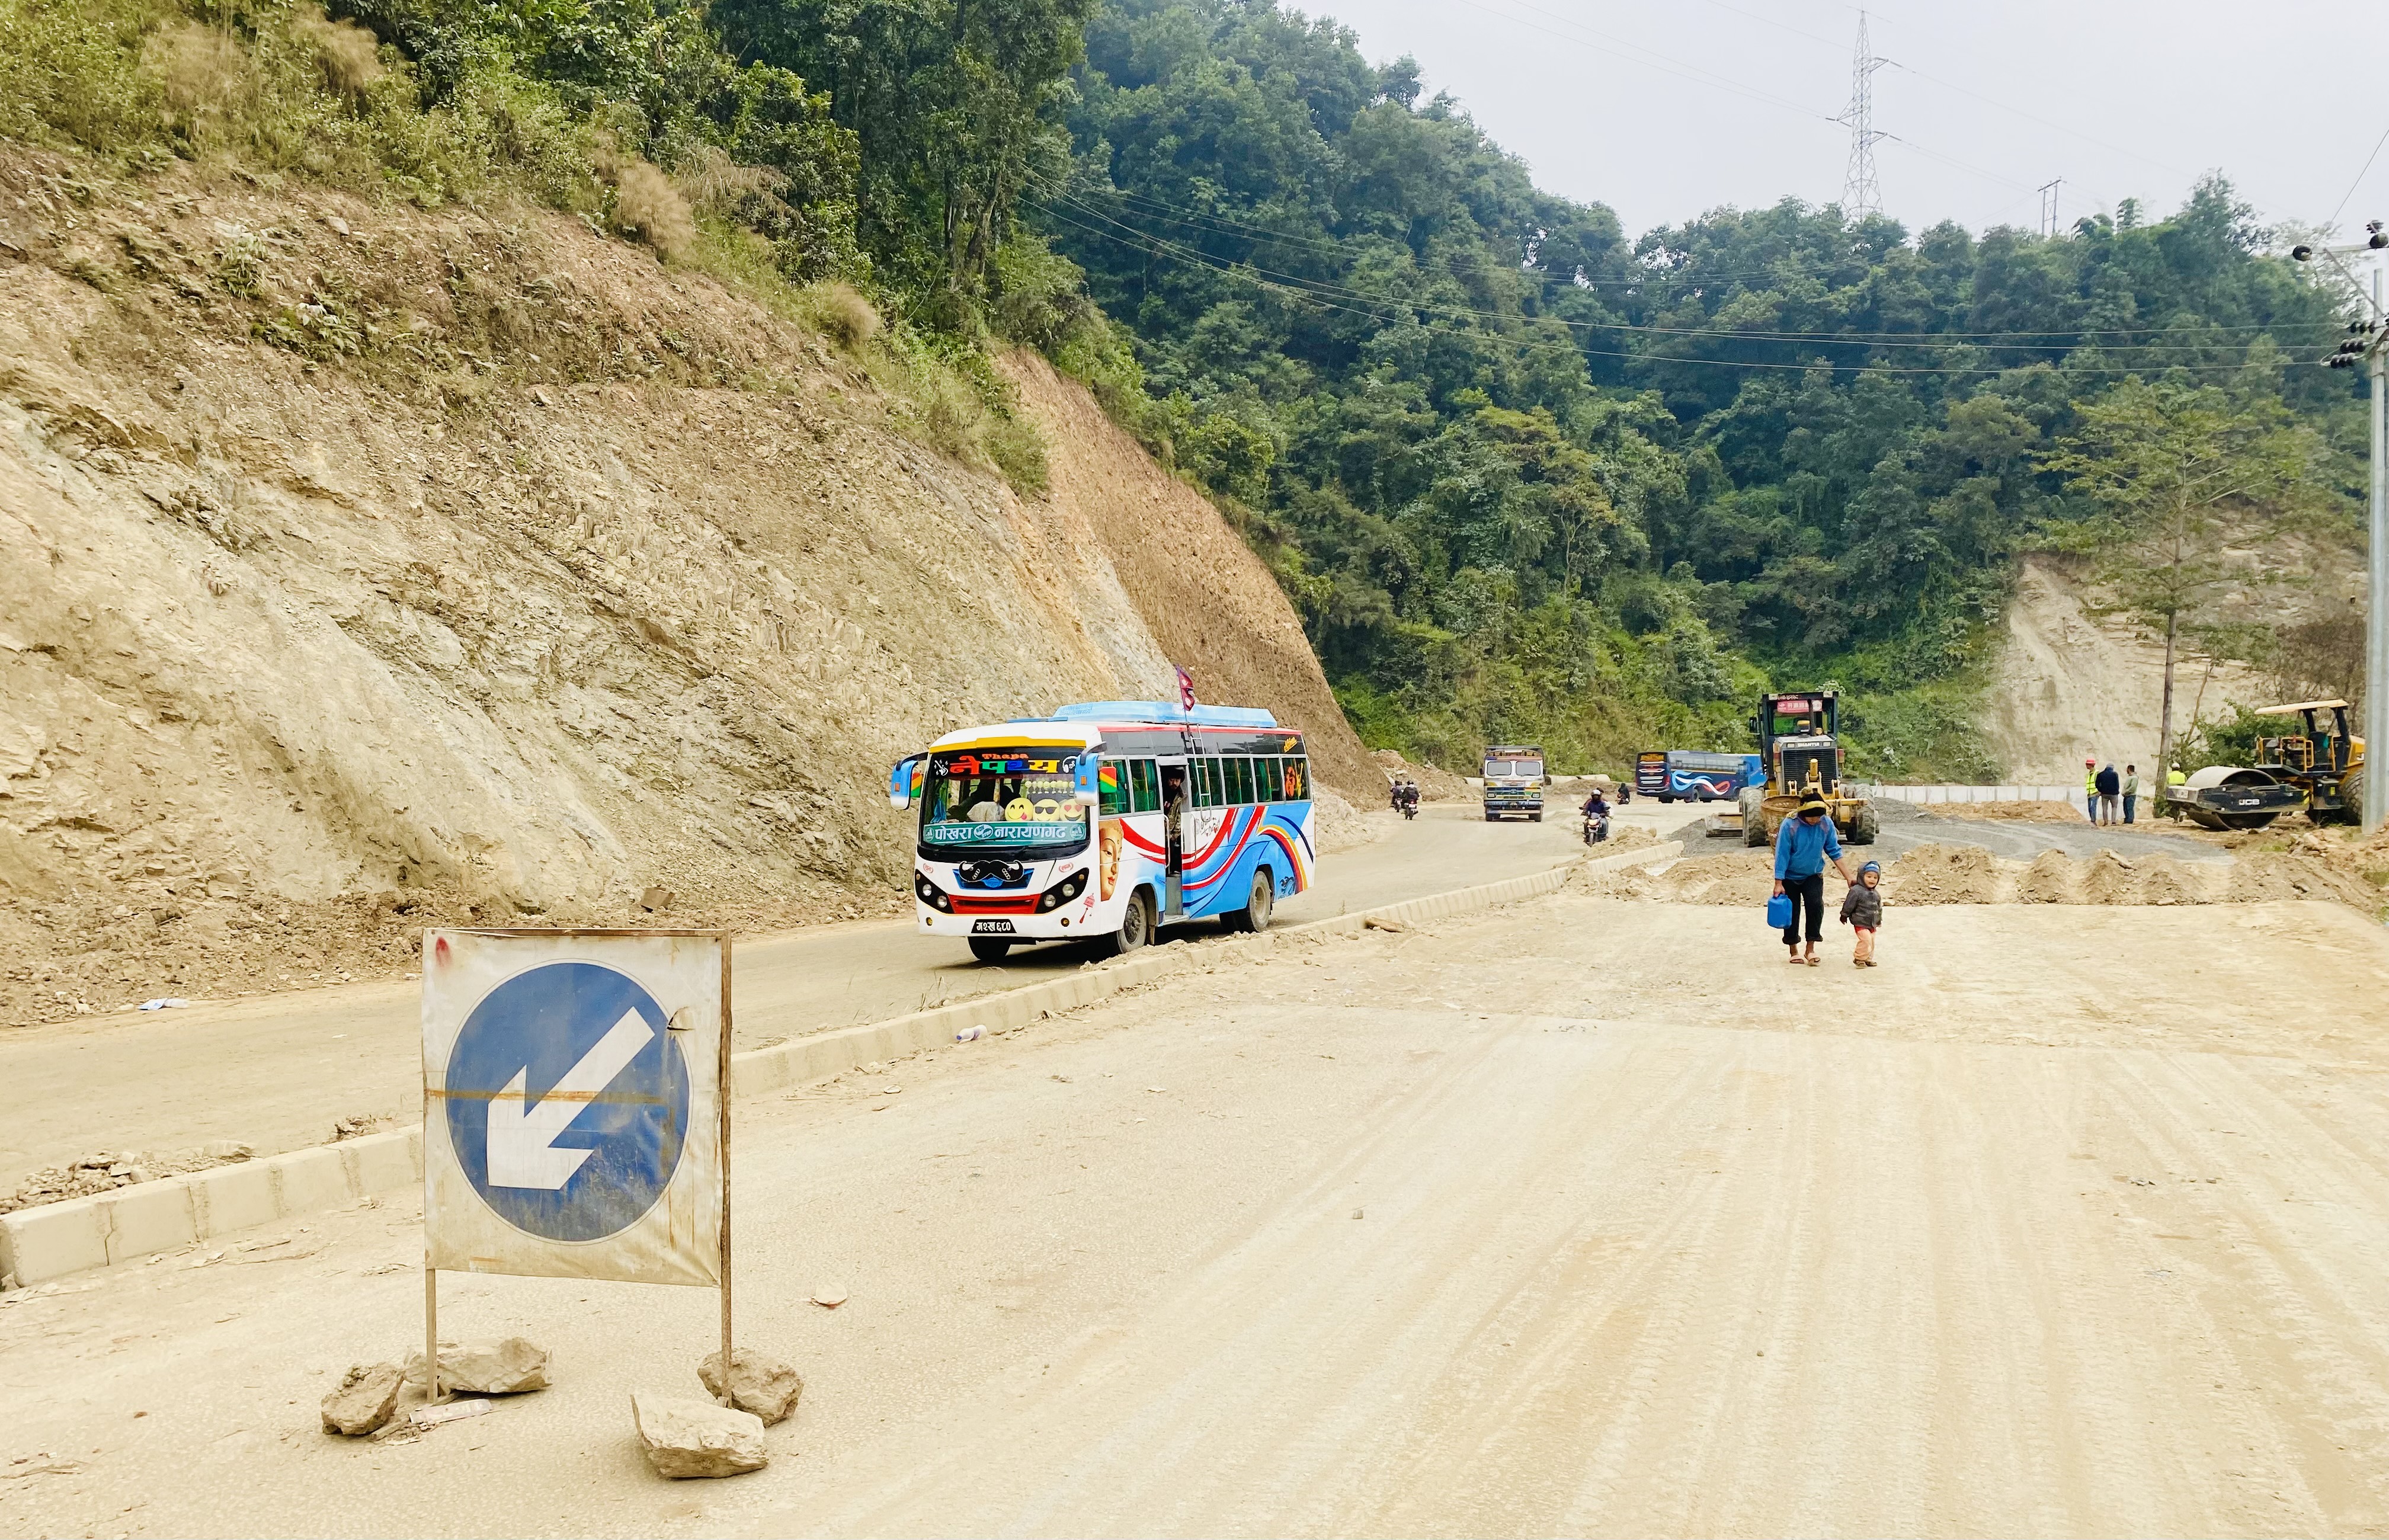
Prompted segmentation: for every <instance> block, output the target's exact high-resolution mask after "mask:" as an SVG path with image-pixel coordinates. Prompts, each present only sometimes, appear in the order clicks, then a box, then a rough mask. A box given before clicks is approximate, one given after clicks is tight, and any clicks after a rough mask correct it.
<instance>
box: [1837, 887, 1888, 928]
mask: <svg viewBox="0 0 2389 1540" xmlns="http://www.w3.org/2000/svg"><path fill="white" fill-rule="evenodd" d="M1842 923H1843V924H1844V925H1855V926H1858V927H1859V928H1860V929H1861V930H1882V929H1883V890H1882V889H1881V888H1870V887H1868V886H1867V885H1866V884H1865V883H1863V882H1853V883H1851V884H1850V891H1849V892H1846V893H1845V894H1843V895H1842Z"/></svg>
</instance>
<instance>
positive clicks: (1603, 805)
mask: <svg viewBox="0 0 2389 1540" xmlns="http://www.w3.org/2000/svg"><path fill="white" fill-rule="evenodd" d="M1577 811H1578V813H1580V814H1582V815H1584V818H1585V821H1586V822H1587V823H1589V824H1595V825H1596V826H1597V828H1598V830H1599V832H1598V833H1595V834H1592V836H1591V837H1592V838H1594V839H1601V840H1605V839H1607V838H1609V802H1608V801H1607V800H1606V799H1605V798H1603V796H1602V794H1601V788H1599V787H1597V786H1596V787H1594V788H1593V789H1592V794H1591V796H1589V797H1587V798H1585V800H1584V805H1583V806H1582V807H1579V808H1578V809H1577Z"/></svg>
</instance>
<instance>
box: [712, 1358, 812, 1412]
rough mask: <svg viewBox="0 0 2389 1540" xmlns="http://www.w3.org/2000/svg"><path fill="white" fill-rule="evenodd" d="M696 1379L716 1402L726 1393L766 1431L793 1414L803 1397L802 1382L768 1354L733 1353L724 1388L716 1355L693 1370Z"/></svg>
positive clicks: (796, 1375) (736, 1405) (795, 1372)
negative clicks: (799, 1398) (759, 1420)
mask: <svg viewBox="0 0 2389 1540" xmlns="http://www.w3.org/2000/svg"><path fill="white" fill-rule="evenodd" d="M696 1377H697V1378H698V1379H699V1380H703V1381H705V1388H706V1389H707V1390H709V1391H710V1392H713V1394H714V1396H715V1397H716V1398H717V1399H719V1398H720V1397H721V1396H722V1394H724V1393H725V1389H726V1393H727V1394H728V1395H729V1397H730V1404H731V1405H734V1406H735V1407H737V1408H738V1409H739V1410H741V1411H747V1412H752V1413H754V1414H755V1415H756V1416H757V1417H760V1418H762V1419H763V1425H764V1426H765V1427H767V1428H768V1427H770V1426H771V1425H772V1424H773V1423H774V1422H779V1421H782V1420H783V1419H785V1418H786V1417H787V1415H788V1414H789V1413H790V1412H793V1411H795V1410H796V1409H797V1398H798V1396H800V1395H802V1394H804V1393H805V1382H804V1380H801V1379H799V1378H798V1374H797V1371H796V1370H795V1369H793V1368H790V1367H788V1366H787V1365H786V1364H785V1363H782V1362H781V1361H780V1360H779V1359H777V1358H774V1357H773V1356H772V1355H771V1354H767V1353H753V1352H749V1351H748V1350H747V1349H746V1348H738V1349H735V1350H734V1352H733V1354H732V1357H731V1362H730V1377H729V1380H728V1381H727V1384H726V1387H725V1383H724V1381H723V1379H722V1354H720V1353H718V1352H717V1353H709V1354H706V1355H705V1362H704V1363H702V1364H699V1365H698V1366H697V1367H696Z"/></svg>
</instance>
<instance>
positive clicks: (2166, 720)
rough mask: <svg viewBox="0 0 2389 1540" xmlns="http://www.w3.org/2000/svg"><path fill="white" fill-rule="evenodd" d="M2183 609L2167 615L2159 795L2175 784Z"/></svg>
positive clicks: (2159, 721)
mask: <svg viewBox="0 0 2389 1540" xmlns="http://www.w3.org/2000/svg"><path fill="white" fill-rule="evenodd" d="M2180 626H2181V611H2180V610H2174V611H2172V612H2171V613H2169V614H2167V615H2166V616H2165V704H2164V705H2163V706H2161V707H2159V708H2158V710H2157V795H2158V796H2159V797H2160V798H2162V797H2165V796H2168V795H2170V794H2171V793H2170V791H2169V790H2168V788H2170V787H2171V786H2172V785H2173V639H2174V634H2175V633H2176V632H2177V631H2178V630H2179V629H2180Z"/></svg>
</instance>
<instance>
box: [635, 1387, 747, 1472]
mask: <svg viewBox="0 0 2389 1540" xmlns="http://www.w3.org/2000/svg"><path fill="white" fill-rule="evenodd" d="M631 1419H632V1421H633V1422H634V1423H636V1424H637V1425H638V1430H639V1444H640V1447H642V1448H644V1449H645V1451H646V1452H647V1463H648V1464H649V1465H652V1466H654V1467H655V1468H656V1474H657V1475H658V1476H670V1477H671V1478H672V1479H673V1480H674V1481H685V1480H689V1479H691V1478H702V1477H707V1476H735V1475H738V1474H740V1473H742V1472H744V1471H748V1470H760V1469H763V1467H764V1466H766V1465H768V1464H770V1463H771V1459H772V1454H771V1451H770V1450H769V1449H767V1448H765V1447H764V1445H763V1419H762V1418H760V1417H757V1416H756V1415H755V1414H754V1413H752V1412H742V1411H740V1410H739V1409H738V1408H737V1407H735V1406H717V1405H714V1404H713V1403H712V1402H710V1401H698V1400H696V1399H695V1398H694V1397H690V1396H679V1395H644V1394H640V1393H638V1392H632V1396H631Z"/></svg>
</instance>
